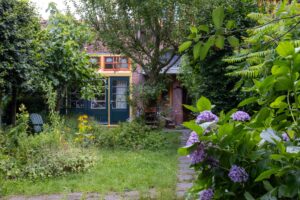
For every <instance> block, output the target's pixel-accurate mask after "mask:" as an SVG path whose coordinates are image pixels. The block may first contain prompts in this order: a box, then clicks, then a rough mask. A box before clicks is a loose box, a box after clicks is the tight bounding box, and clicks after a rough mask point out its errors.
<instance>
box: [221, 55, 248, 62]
mask: <svg viewBox="0 0 300 200" xmlns="http://www.w3.org/2000/svg"><path fill="white" fill-rule="evenodd" d="M246 58H247V56H239V57H238V56H232V57H228V58H225V59H223V60H222V61H224V62H227V63H229V64H233V63H239V62H243V61H245V60H246Z"/></svg>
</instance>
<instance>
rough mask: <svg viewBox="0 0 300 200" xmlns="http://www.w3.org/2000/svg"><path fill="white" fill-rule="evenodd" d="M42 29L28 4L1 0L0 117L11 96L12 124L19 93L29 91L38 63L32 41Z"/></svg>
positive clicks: (33, 10)
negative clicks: (33, 67)
mask: <svg viewBox="0 0 300 200" xmlns="http://www.w3.org/2000/svg"><path fill="white" fill-rule="evenodd" d="M39 29H40V25H39V18H38V17H37V14H36V12H35V9H34V7H32V5H30V3H29V1H26V0H22V1H21V0H0V79H1V80H2V85H1V83H0V115H1V108H2V107H3V103H4V100H3V98H4V97H7V96H8V97H9V98H10V99H11V106H10V112H9V113H10V121H11V122H12V123H15V118H16V106H17V96H18V93H19V92H20V91H21V90H22V89H24V88H26V82H27V81H28V79H29V78H30V72H31V69H32V66H33V65H34V63H35V55H34V49H35V47H34V46H35V45H34V44H35V43H34V42H33V41H34V40H35V36H36V34H37V32H38V31H39ZM1 80H0V82H1ZM1 86H2V87H1ZM0 120H1V117H0Z"/></svg>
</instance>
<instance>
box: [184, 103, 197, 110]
mask: <svg viewBox="0 0 300 200" xmlns="http://www.w3.org/2000/svg"><path fill="white" fill-rule="evenodd" d="M183 106H184V107H185V108H186V109H188V110H190V111H192V112H199V110H198V108H196V107H194V106H190V105H186V104H183Z"/></svg>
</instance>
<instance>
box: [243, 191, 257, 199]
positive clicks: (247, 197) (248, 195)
mask: <svg viewBox="0 0 300 200" xmlns="http://www.w3.org/2000/svg"><path fill="white" fill-rule="evenodd" d="M244 197H245V199H246V200H255V198H254V197H253V196H252V195H251V194H250V193H249V192H245V193H244Z"/></svg>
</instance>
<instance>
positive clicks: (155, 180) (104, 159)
mask: <svg viewBox="0 0 300 200" xmlns="http://www.w3.org/2000/svg"><path fill="white" fill-rule="evenodd" d="M168 139H169V141H170V143H169V145H168V147H167V148H166V149H163V150H159V151H145V150H144V151H124V150H123V151H122V150H107V149H106V150H105V149H97V150H94V151H95V153H96V154H97V156H98V161H97V164H96V166H95V167H94V168H92V169H91V170H90V171H89V172H86V173H81V174H71V175H68V176H64V177H56V178H51V179H47V180H38V181H34V182H33V181H30V180H18V181H12V180H10V181H6V182H4V185H3V188H4V195H5V196H8V195H9V196H10V195H39V194H56V193H69V192H99V193H101V194H105V193H109V192H124V191H130V190H138V191H141V192H143V193H147V192H148V191H149V190H150V189H151V188H155V190H156V192H157V193H158V194H159V195H163V197H164V198H167V199H169V198H170V199H172V198H173V197H174V196H173V195H174V194H175V186H176V181H177V180H176V173H177V158H178V157H177V153H176V150H177V147H178V134H177V133H168Z"/></svg>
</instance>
